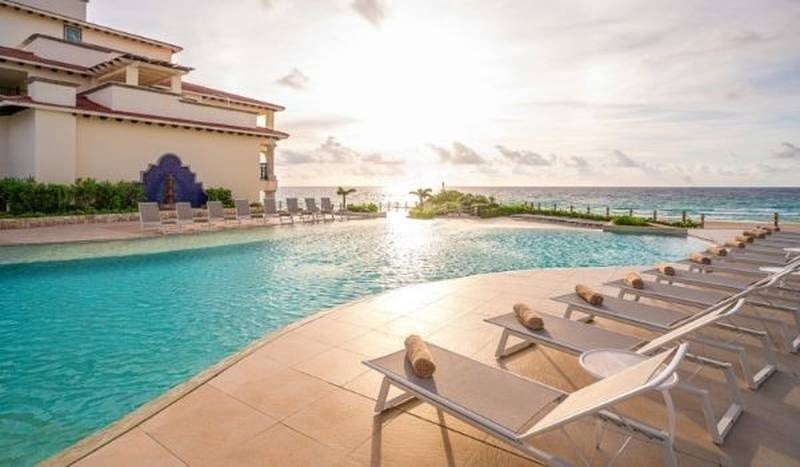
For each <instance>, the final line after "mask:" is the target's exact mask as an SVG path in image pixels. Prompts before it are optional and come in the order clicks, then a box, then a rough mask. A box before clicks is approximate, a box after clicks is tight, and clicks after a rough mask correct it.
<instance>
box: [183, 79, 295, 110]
mask: <svg viewBox="0 0 800 467" xmlns="http://www.w3.org/2000/svg"><path fill="white" fill-rule="evenodd" d="M183 90H184V91H188V92H196V93H198V94H205V95H207V96H213V97H216V98H219V99H230V100H235V101H240V102H244V103H247V104H253V105H258V106H265V107H271V108H275V109H281V110H284V107H283V106H280V105H277V104H272V103H270V102H265V101H260V100H257V99H253V98H250V97H245V96H240V95H238V94H232V93H230V92H225V91H221V90H219V89H213V88H209V87H206V86H201V85H199V84H193V83H187V82H186V81H184V82H183Z"/></svg>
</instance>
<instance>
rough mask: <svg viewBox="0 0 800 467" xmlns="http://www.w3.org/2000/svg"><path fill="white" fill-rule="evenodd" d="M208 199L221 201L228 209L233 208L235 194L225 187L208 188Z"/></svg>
mask: <svg viewBox="0 0 800 467" xmlns="http://www.w3.org/2000/svg"><path fill="white" fill-rule="evenodd" d="M206 197H207V198H208V200H209V201H220V202H222V205H223V206H225V207H226V208H232V207H233V194H232V193H231V190H229V189H227V188H223V187H209V188H206Z"/></svg>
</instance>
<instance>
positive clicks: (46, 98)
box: [28, 79, 77, 107]
mask: <svg viewBox="0 0 800 467" xmlns="http://www.w3.org/2000/svg"><path fill="white" fill-rule="evenodd" d="M76 89H77V88H76V87H74V86H69V85H63V84H58V83H52V82H48V81H38V80H35V79H34V80H31V81H30V82H29V83H28V95H29V96H31V98H32V99H33V100H34V101H36V102H42V103H47V104H55V105H63V106H67V107H74V106H75V91H76Z"/></svg>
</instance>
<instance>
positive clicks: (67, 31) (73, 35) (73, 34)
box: [64, 24, 83, 42]
mask: <svg viewBox="0 0 800 467" xmlns="http://www.w3.org/2000/svg"><path fill="white" fill-rule="evenodd" d="M64 40H65V41H69V42H81V41H82V40H83V39H82V34H81V28H79V27H78V26H72V25H69V24H65V25H64Z"/></svg>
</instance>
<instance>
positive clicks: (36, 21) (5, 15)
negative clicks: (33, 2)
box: [0, 7, 64, 47]
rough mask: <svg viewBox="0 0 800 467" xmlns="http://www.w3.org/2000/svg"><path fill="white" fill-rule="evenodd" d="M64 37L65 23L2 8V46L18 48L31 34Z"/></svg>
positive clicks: (0, 8) (0, 9) (0, 12)
mask: <svg viewBox="0 0 800 467" xmlns="http://www.w3.org/2000/svg"><path fill="white" fill-rule="evenodd" d="M35 33H39V34H46V35H48V36H55V37H62V36H63V35H64V23H62V22H61V21H54V20H52V19H48V18H42V17H41V16H36V15H29V14H27V13H25V12H22V11H16V10H12V9H11V8H3V7H0V45H2V46H4V47H18V46H19V45H20V44H21V43H22V41H24V40H25V39H27V38H28V37H30V36H31V34H35Z"/></svg>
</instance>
